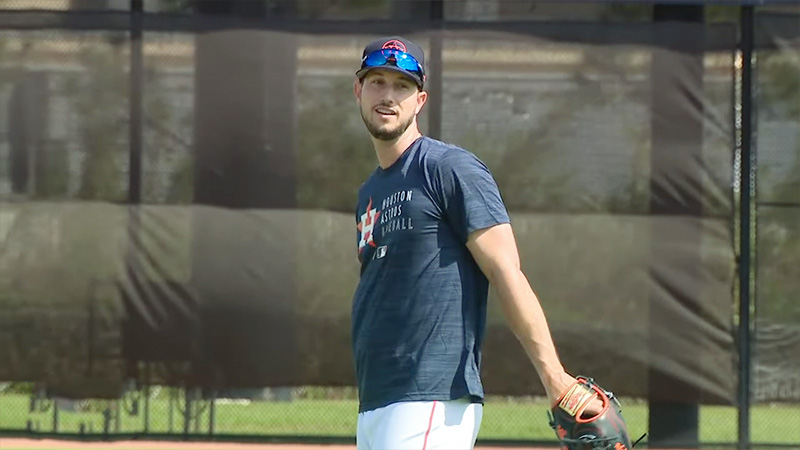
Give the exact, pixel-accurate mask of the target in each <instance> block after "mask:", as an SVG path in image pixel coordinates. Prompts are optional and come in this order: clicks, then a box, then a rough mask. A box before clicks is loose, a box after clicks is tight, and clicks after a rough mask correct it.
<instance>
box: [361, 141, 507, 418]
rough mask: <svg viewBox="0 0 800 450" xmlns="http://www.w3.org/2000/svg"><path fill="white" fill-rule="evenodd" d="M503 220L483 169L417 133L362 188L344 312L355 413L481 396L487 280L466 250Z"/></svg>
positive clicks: (467, 155) (490, 179) (465, 153)
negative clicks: (353, 272) (357, 267)
mask: <svg viewBox="0 0 800 450" xmlns="http://www.w3.org/2000/svg"><path fill="white" fill-rule="evenodd" d="M506 222H509V218H508V214H507V211H506V208H505V205H504V204H503V201H502V198H501V196H500V192H499V189H498V187H497V184H496V183H495V180H494V179H493V177H492V175H491V173H490V172H489V170H488V168H487V167H486V166H485V165H484V164H483V163H482V162H481V161H480V160H479V159H478V158H477V157H475V156H474V155H473V154H472V153H470V152H468V151H466V150H464V149H461V148H459V147H456V146H453V145H448V144H445V143H442V142H440V141H437V140H435V139H431V138H428V137H421V138H419V139H417V140H416V141H415V142H414V143H413V144H412V145H411V146H410V147H409V148H408V149H407V150H406V151H405V152H404V153H403V155H402V156H401V157H400V158H399V159H398V160H397V161H396V162H395V163H394V164H393V165H392V166H391V167H389V168H387V169H382V168H380V167H378V168H377V169H376V170H375V171H374V172H373V173H372V175H371V176H370V177H369V178H368V179H367V181H366V182H365V183H364V184H363V185H362V186H361V189H360V191H359V195H358V207H357V210H356V227H357V234H356V238H357V242H358V258H359V260H360V261H361V278H360V281H359V283H358V287H357V288H356V292H355V295H354V299H353V310H352V314H353V316H352V338H353V352H354V355H355V363H356V375H357V381H358V388H359V400H360V406H359V411H368V410H371V409H375V408H379V407H381V406H385V405H388V404H390V403H394V402H398V401H432V400H453V399H459V398H464V397H468V398H471V399H472V400H473V401H482V400H483V395H484V394H483V385H482V383H481V379H480V364H481V344H482V341H483V336H484V330H485V327H486V301H487V296H488V289H489V283H488V280H487V279H486V277H485V276H484V274H483V272H481V270H480V268H479V267H478V265H477V263H476V262H475V260H474V259H473V257H472V255H471V253H470V252H469V250H468V249H467V247H466V246H465V244H466V242H467V237H468V235H469V234H470V233H471V232H473V231H475V230H479V229H483V228H487V227H490V226H493V225H496V224H500V223H506Z"/></svg>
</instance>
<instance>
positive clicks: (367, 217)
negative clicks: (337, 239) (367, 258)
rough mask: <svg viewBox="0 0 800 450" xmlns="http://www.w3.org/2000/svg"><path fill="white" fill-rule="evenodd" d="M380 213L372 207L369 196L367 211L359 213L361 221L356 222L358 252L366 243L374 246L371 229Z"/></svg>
mask: <svg viewBox="0 0 800 450" xmlns="http://www.w3.org/2000/svg"><path fill="white" fill-rule="evenodd" d="M380 215H381V212H380V211H378V210H377V209H374V208H373V207H372V197H370V199H369V203H368V204H367V212H365V213H364V214H362V215H361V222H359V223H358V231H360V232H361V240H359V241H358V251H359V253H360V252H361V250H363V249H364V247H366V246H367V245H371V246H373V247H375V240H374V236H373V229H374V228H375V222H377V221H378V216H380Z"/></svg>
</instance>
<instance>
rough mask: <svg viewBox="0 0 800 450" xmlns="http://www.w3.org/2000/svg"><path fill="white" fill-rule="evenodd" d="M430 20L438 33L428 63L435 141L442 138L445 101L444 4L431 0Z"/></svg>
mask: <svg viewBox="0 0 800 450" xmlns="http://www.w3.org/2000/svg"><path fill="white" fill-rule="evenodd" d="M429 7H430V11H429V12H430V20H431V22H432V23H433V24H434V26H435V30H436V33H434V35H433V37H432V38H431V40H430V43H431V50H430V51H431V54H430V59H429V60H430V62H429V63H428V69H429V72H430V73H429V74H428V80H427V81H426V84H427V85H428V86H427V87H426V88H427V90H428V92H429V93H430V95H431V97H432V98H431V100H432V101H431V102H430V103H429V109H428V113H429V117H428V135H429V136H431V137H432V138H434V139H441V138H442V102H443V101H444V92H443V91H444V80H443V79H442V75H443V73H444V64H443V62H442V46H443V45H442V40H443V39H444V37H443V36H442V33H441V31H442V29H443V27H444V2H443V1H442V0H430V3H429Z"/></svg>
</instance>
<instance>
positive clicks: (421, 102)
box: [417, 91, 428, 114]
mask: <svg viewBox="0 0 800 450" xmlns="http://www.w3.org/2000/svg"><path fill="white" fill-rule="evenodd" d="M427 101H428V91H419V93H418V94H417V114H419V112H420V111H422V107H423V106H425V103H426V102H427Z"/></svg>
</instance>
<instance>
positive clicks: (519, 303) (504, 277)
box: [493, 270, 564, 400]
mask: <svg viewBox="0 0 800 450" xmlns="http://www.w3.org/2000/svg"><path fill="white" fill-rule="evenodd" d="M493 285H494V288H495V290H496V291H497V294H498V297H499V300H500V304H501V307H502V310H503V313H504V315H505V317H506V320H507V322H508V324H509V327H510V328H511V331H512V332H513V333H514V335H515V336H516V337H517V339H518V340H519V342H520V343H521V344H522V347H523V348H524V349H525V353H527V355H528V357H529V358H530V360H531V362H532V363H533V365H534V367H535V368H536V371H537V372H538V373H539V377H540V379H541V381H542V384H543V385H544V387H545V389H546V391H547V396H548V397H549V398H550V399H551V400H554V399H555V398H557V397H558V395H560V394H561V391H560V390H561V389H562V387H563V385H562V384H560V383H561V382H562V381H561V380H562V377H563V375H564V368H563V366H562V364H561V361H560V359H559V357H558V352H557V351H556V348H555V344H554V343H553V338H552V335H551V334H550V328H549V326H548V324H547V319H546V318H545V314H544V311H543V310H542V306H541V304H540V303H539V299H538V298H537V297H536V294H535V293H534V292H533V289H531V286H530V283H529V282H528V279H527V278H526V277H525V274H523V273H522V271H520V270H509V271H506V273H504V274H501V275H498V276H496V277H495V279H494V280H493Z"/></svg>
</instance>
